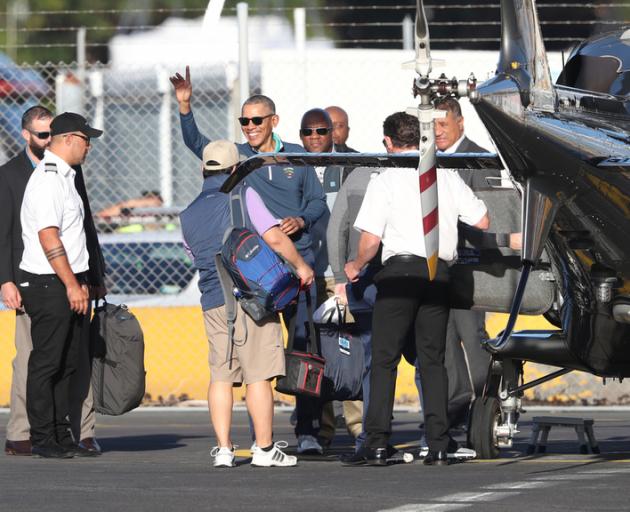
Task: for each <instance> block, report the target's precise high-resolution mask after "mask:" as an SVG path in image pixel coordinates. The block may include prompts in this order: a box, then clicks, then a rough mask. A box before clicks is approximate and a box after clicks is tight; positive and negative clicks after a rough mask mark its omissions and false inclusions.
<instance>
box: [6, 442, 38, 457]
mask: <svg viewBox="0 0 630 512" xmlns="http://www.w3.org/2000/svg"><path fill="white" fill-rule="evenodd" d="M4 453H6V454H7V455H21V456H23V457H24V456H30V455H31V441H30V440H29V439H26V440H25V441H9V440H8V439H7V441H6V442H5V443H4Z"/></svg>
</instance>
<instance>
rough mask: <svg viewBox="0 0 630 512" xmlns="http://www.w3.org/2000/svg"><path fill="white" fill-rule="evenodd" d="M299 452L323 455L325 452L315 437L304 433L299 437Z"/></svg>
mask: <svg viewBox="0 0 630 512" xmlns="http://www.w3.org/2000/svg"><path fill="white" fill-rule="evenodd" d="M297 452H298V453H300V454H302V453H303V454H312V455H314V454H319V455H322V454H323V453H324V449H323V448H322V445H321V444H319V442H318V441H317V439H315V437H313V436H307V435H302V436H298V438H297Z"/></svg>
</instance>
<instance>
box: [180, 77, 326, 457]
mask: <svg viewBox="0 0 630 512" xmlns="http://www.w3.org/2000/svg"><path fill="white" fill-rule="evenodd" d="M170 80H171V83H172V84H173V87H174V89H175V97H176V99H177V103H178V105H179V119H180V123H181V128H182V136H183V139H184V143H185V144H186V147H188V149H190V150H191V151H192V152H193V153H195V155H197V156H198V157H199V158H201V156H202V154H201V153H202V150H203V148H204V146H205V145H206V144H207V143H208V142H209V139H208V138H207V137H206V136H205V135H203V134H202V133H200V131H199V129H198V127H197V123H196V122H195V118H194V116H193V112H192V108H191V98H192V83H191V80H190V69H189V68H188V66H186V73H185V76H182V75H180V74H179V73H176V74H175V75H174V76H172V77H171V79H170ZM238 121H239V123H240V125H241V131H242V132H243V135H244V136H245V139H246V142H244V143H242V144H237V145H236V146H237V148H238V152H239V153H240V154H241V155H242V156H243V157H246V158H249V157H251V156H254V155H256V154H258V153H283V152H287V153H304V152H305V151H304V148H303V147H302V146H300V145H299V144H292V143H289V142H286V141H283V140H281V139H280V137H279V136H278V134H277V133H275V129H276V127H277V126H278V123H279V121H280V117H279V116H278V115H277V113H276V105H275V103H274V102H273V100H272V99H271V98H269V97H268V96H264V95H262V94H255V95H253V96H251V97H249V98H248V99H247V100H245V102H244V103H243V106H242V108H241V117H239V118H238ZM245 181H246V183H247V185H248V186H250V187H252V188H253V189H254V190H255V191H256V192H257V193H258V194H260V197H261V198H262V200H263V201H264V203H265V205H266V207H267V208H268V209H269V211H270V212H271V213H272V214H273V215H274V216H275V217H276V218H277V219H279V220H280V221H279V228H280V230H281V231H282V232H283V233H284V234H285V235H287V236H288V237H290V239H291V240H292V241H293V242H294V243H295V247H296V248H297V250H298V251H299V253H300V255H301V256H302V258H304V260H305V261H306V263H307V264H308V265H310V266H314V265H315V256H314V254H313V249H312V246H313V238H312V229H313V226H314V225H315V223H316V222H317V221H318V220H319V219H320V217H322V216H323V215H325V213H326V212H327V208H326V198H325V195H324V191H323V189H322V185H321V184H320V182H319V180H318V179H317V175H316V174H315V170H314V169H313V167H310V166H296V167H283V166H280V165H269V166H266V167H262V168H260V169H257V170H256V171H254V172H252V173H251V174H250V175H248V176H247V178H246V180H245ZM306 293H310V295H311V299H312V302H313V303H314V302H316V298H317V297H316V289H315V287H312V288H311V289H310V290H308V291H307V292H305V293H302V294H300V299H299V302H298V304H294V305H291V306H290V307H288V308H286V309H285V310H284V312H283V313H282V316H283V319H284V321H285V323H286V324H287V325H289V324H290V323H291V319H292V318H294V317H295V318H296V321H295V348H296V349H297V350H305V349H306V347H307V335H306V329H305V328H304V325H305V322H306V321H307V318H308V316H307V307H306ZM296 403H297V410H298V418H297V425H296V427H295V435H296V437H297V445H298V446H297V450H298V453H322V451H323V450H322V447H321V445H320V444H319V443H318V442H317V439H316V437H317V435H318V432H319V416H320V415H319V414H318V413H317V410H316V409H317V406H316V403H315V401H314V400H313V399H312V398H311V397H307V396H298V397H297V398H296Z"/></svg>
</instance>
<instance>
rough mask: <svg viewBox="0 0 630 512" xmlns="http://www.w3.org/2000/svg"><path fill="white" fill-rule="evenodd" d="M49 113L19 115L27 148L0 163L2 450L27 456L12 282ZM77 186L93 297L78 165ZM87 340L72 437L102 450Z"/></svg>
mask: <svg viewBox="0 0 630 512" xmlns="http://www.w3.org/2000/svg"><path fill="white" fill-rule="evenodd" d="M52 118H53V115H52V113H51V112H50V111H49V110H48V109H46V108H44V107H41V106H36V107H32V108H30V109H28V110H27V111H26V112H25V113H24V115H23V116H22V137H23V138H24V140H25V142H26V147H25V149H24V150H23V151H21V152H20V153H18V154H17V155H16V156H15V157H14V158H12V159H11V160H9V161H8V162H6V163H5V164H4V165H3V166H1V167H0V204H2V205H3V206H4V210H3V211H4V214H3V215H2V216H1V217H0V246H1V247H2V251H0V285H1V288H0V290H1V293H2V300H3V302H4V304H5V306H7V307H8V308H11V309H15V311H16V329H15V347H16V356H15V359H14V360H13V377H12V381H11V411H10V415H9V421H8V423H7V438H6V443H5V453H6V454H7V455H30V454H31V442H30V425H29V422H28V418H27V415H26V374H27V366H28V359H29V355H30V352H31V350H32V340H31V322H30V318H29V316H28V315H27V314H26V313H25V312H24V309H23V307H22V297H21V295H20V292H19V290H18V288H17V286H16V280H17V276H18V275H19V269H18V265H19V263H20V260H21V259H22V251H23V249H24V245H23V242H22V226H21V224H20V209H21V205H22V199H23V197H24V190H25V189H26V184H27V183H28V180H29V178H30V176H31V174H32V173H33V170H34V169H35V166H36V165H37V164H38V163H39V161H40V160H41V159H42V158H43V156H44V150H45V149H46V148H47V146H48V144H49V143H50V123H51V121H52ZM75 170H76V171H77V172H76V176H75V186H76V189H77V191H78V193H79V195H80V196H81V199H82V201H83V204H84V210H85V223H84V229H85V233H86V239H87V247H88V252H89V266H90V270H89V284H90V287H91V291H92V297H93V298H96V297H99V298H100V297H103V296H104V295H105V283H104V274H105V272H104V270H105V264H104V260H103V255H102V253H101V250H100V246H99V244H98V237H97V234H96V228H95V226H94V222H93V220H92V214H91V211H90V204H89V201H88V197H87V191H86V187H85V182H84V179H83V173H82V172H81V168H80V167H77V168H76V169H75ZM88 342H89V340H88V339H85V340H84V342H83V343H82V348H84V349H85V350H83V351H82V354H81V358H82V362H83V364H81V366H80V368H79V371H77V372H76V374H75V376H74V380H73V383H72V386H71V389H72V391H71V395H72V396H71V397H70V400H71V421H72V430H73V435H74V436H75V437H76V438H77V439H80V441H81V443H82V445H83V447H84V448H86V449H88V450H93V451H96V452H100V447H99V446H98V443H97V442H96V440H95V438H94V424H95V414H94V409H93V405H92V390H91V386H90V373H91V372H90V360H89V351H88V349H89V346H88V344H89V343H88Z"/></svg>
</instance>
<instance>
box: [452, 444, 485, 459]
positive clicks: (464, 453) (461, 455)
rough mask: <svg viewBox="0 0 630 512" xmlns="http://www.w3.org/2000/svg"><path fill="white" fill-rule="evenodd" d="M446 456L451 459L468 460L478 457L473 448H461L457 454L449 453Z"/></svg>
mask: <svg viewBox="0 0 630 512" xmlns="http://www.w3.org/2000/svg"><path fill="white" fill-rule="evenodd" d="M446 456H447V457H448V458H449V459H457V460H468V459H474V458H475V457H476V456H477V452H476V451H475V450H472V449H471V448H464V447H463V446H460V447H459V448H457V451H456V452H455V453H447V454H446Z"/></svg>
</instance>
